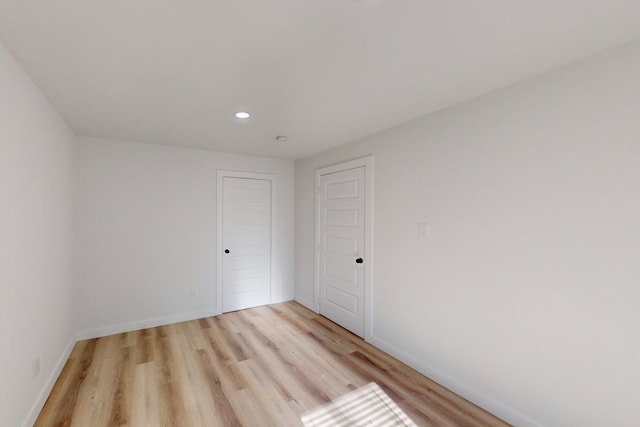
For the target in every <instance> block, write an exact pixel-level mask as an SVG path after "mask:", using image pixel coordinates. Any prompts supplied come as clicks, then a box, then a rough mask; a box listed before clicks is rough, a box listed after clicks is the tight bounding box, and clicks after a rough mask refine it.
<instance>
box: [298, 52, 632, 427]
mask: <svg viewBox="0 0 640 427" xmlns="http://www.w3.org/2000/svg"><path fill="white" fill-rule="evenodd" d="M639 76H640V42H635V43H632V44H629V45H626V46H623V47H620V48H618V49H615V50H611V51H608V52H606V53H603V54H601V55H598V56H595V57H592V58H590V59H588V60H586V61H583V62H580V63H576V64H573V65H572V66H569V67H566V68H563V69H561V70H556V71H554V72H552V73H549V74H546V75H543V76H540V77H538V78H535V79H532V80H529V81H526V82H523V83H521V84H518V85H516V86H512V87H510V88H507V89H505V90H501V91H499V92H494V93H492V94H488V95H486V96H483V97H480V98H477V99H475V100H473V101H471V102H468V103H465V104H463V105H459V106H456V107H454V108H450V109H447V110H444V111H441V112H439V113H437V114H433V115H430V116H427V117H425V118H422V119H419V120H416V121H413V122H410V123H408V124H405V125H403V126H400V127H397V128H394V129H390V130H388V131H385V132H383V133H380V134H376V135H373V136H371V137H368V138H366V139H364V140H360V141H357V142H354V143H352V144H349V145H347V146H343V147H341V148H338V149H335V150H332V151H329V152H327V153H324V154H321V155H318V156H315V157H311V158H308V159H303V160H300V161H297V162H296V228H295V236H296V240H295V243H296V248H295V249H296V263H295V267H296V269H295V282H296V299H297V300H299V301H300V302H302V303H304V304H306V305H310V306H311V305H312V304H313V295H314V293H313V283H314V224H313V221H314V170H315V168H318V167H321V166H326V165H330V164H333V163H337V162H340V161H343V160H347V159H352V158H356V157H360V156H363V155H366V154H373V156H374V162H375V172H374V181H375V184H374V188H375V189H374V193H375V196H374V223H375V225H374V227H375V231H374V248H375V249H374V258H375V265H374V278H373V279H374V283H373V296H372V298H373V303H372V309H373V325H372V326H373V333H372V337H371V340H372V341H373V342H374V343H375V344H377V345H379V346H380V347H382V348H384V349H386V350H388V351H389V352H391V353H393V354H395V355H397V356H399V357H400V358H401V359H403V360H405V361H407V362H409V363H410V364H412V365H413V366H415V367H417V368H418V369H420V370H422V371H423V372H425V373H427V374H429V375H431V376H433V377H435V379H437V380H438V381H440V382H442V383H443V384H444V385H446V386H448V387H450V388H452V389H454V390H455V391H458V392H459V393H461V394H463V395H464V396H466V397H468V398H470V399H471V400H473V401H476V402H478V403H480V404H481V405H483V406H484V407H486V408H488V409H489V410H491V411H492V412H494V413H496V414H498V415H500V416H502V417H503V418H505V419H506V420H508V421H511V422H512V423H514V424H516V425H520V426H555V427H565V426H566V427H569V426H582V427H588V426H594V427H595V426H604V425H606V426H612V427H613V426H619V427H624V426H630V425H640V405H638V390H640V369H639V367H640V333H638V331H640V262H639V259H640V226H639V218H640V78H639ZM421 222H426V223H429V224H430V234H431V235H430V238H429V239H421V238H420V237H419V234H418V224H419V223H421Z"/></svg>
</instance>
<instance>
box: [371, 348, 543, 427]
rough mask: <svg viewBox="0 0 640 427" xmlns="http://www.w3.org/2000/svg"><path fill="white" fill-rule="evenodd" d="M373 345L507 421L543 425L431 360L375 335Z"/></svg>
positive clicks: (526, 426)
mask: <svg viewBox="0 0 640 427" xmlns="http://www.w3.org/2000/svg"><path fill="white" fill-rule="evenodd" d="M367 341H369V342H370V344H372V345H373V346H375V347H377V348H378V349H380V350H382V351H384V352H385V353H387V354H389V355H391V356H393V357H395V358H396V359H398V360H399V361H401V362H403V363H406V364H407V365H409V366H411V367H412V368H414V369H415V370H416V371H418V372H420V373H421V374H422V375H424V376H426V377H428V378H429V379H431V380H433V381H435V382H437V383H438V384H440V385H441V386H443V387H445V388H446V389H448V390H450V391H452V392H454V393H455V394H457V395H459V396H461V397H463V398H465V399H467V400H468V401H470V402H472V403H474V404H475V405H478V406H479V407H481V408H483V409H484V410H486V411H487V412H489V413H491V414H493V415H495V416H496V417H498V418H500V419H502V420H504V421H506V422H507V423H509V424H511V425H514V426H519V427H543V424H541V423H539V422H537V421H534V420H532V419H531V418H529V417H527V416H526V415H524V414H523V413H521V412H518V411H516V410H514V409H512V408H510V407H508V406H506V405H504V404H502V403H501V402H500V401H498V400H496V399H494V398H492V397H491V396H487V395H486V394H485V393H481V392H479V391H477V390H475V389H474V388H473V387H470V386H468V385H467V384H464V383H462V382H461V381H458V380H457V379H456V378H454V377H452V376H450V375H449V374H447V373H446V372H444V371H442V370H441V369H438V368H436V367H435V366H433V365H432V364H430V363H429V362H427V361H425V360H424V359H422V358H416V357H414V356H411V355H410V354H408V353H405V352H403V351H401V350H398V349H397V348H396V347H394V346H392V345H389V344H387V343H386V342H385V341H384V340H381V339H380V338H376V337H374V336H371V337H370V340H369V339H367Z"/></svg>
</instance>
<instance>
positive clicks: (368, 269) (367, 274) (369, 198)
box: [303, 155, 374, 341]
mask: <svg viewBox="0 0 640 427" xmlns="http://www.w3.org/2000/svg"><path fill="white" fill-rule="evenodd" d="M360 167H364V192H365V193H364V194H365V196H364V197H365V218H364V224H365V225H364V228H365V229H364V250H365V255H364V258H365V259H366V260H367V261H366V262H365V263H364V267H365V269H364V339H365V340H366V341H370V340H371V338H372V337H373V329H372V328H373V262H374V258H373V156H372V155H369V156H366V157H361V158H359V159H354V160H349V161H346V162H342V163H338V164H334V165H330V166H325V167H322V168H318V169H316V179H315V186H314V192H315V199H316V206H315V228H316V229H315V251H314V253H315V262H314V265H315V272H314V304H313V305H312V306H313V308H312V310H314V311H315V312H316V313H319V312H320V220H319V218H320V216H319V209H320V200H319V197H320V193H319V191H318V190H319V188H320V177H321V176H322V175H327V174H330V173H335V172H342V171H346V170H349V169H355V168H360ZM303 305H306V304H303Z"/></svg>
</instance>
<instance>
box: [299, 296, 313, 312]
mask: <svg viewBox="0 0 640 427" xmlns="http://www.w3.org/2000/svg"><path fill="white" fill-rule="evenodd" d="M294 301H295V302H297V303H298V304H300V305H304V306H305V307H307V308H308V309H309V310H311V311H313V312H314V313H317V312H318V311H317V310H316V305H315V304H314V303H313V301H312V300H310V299H307V298H303V297H300V296H296V297H295V298H294Z"/></svg>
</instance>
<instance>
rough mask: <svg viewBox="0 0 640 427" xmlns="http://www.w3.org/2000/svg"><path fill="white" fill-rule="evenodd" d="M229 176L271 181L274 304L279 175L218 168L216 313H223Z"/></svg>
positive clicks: (271, 250)
mask: <svg viewBox="0 0 640 427" xmlns="http://www.w3.org/2000/svg"><path fill="white" fill-rule="evenodd" d="M225 177H229V178H248V179H263V180H266V181H271V239H270V245H271V247H270V252H271V269H270V270H271V277H270V278H269V282H270V285H269V303H270V304H273V303H274V301H273V277H274V271H275V269H276V266H275V264H274V258H273V248H274V247H275V245H274V244H273V241H274V239H275V238H276V218H277V217H276V200H277V175H274V174H269V173H257V172H242V171H229V170H221V169H219V170H218V181H217V194H216V205H217V219H216V223H217V227H216V230H217V239H216V240H217V243H216V253H217V256H216V312H215V315H218V314H222V250H223V248H222V244H223V242H222V207H223V206H222V204H223V201H222V179H223V178H225Z"/></svg>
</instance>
